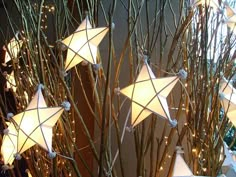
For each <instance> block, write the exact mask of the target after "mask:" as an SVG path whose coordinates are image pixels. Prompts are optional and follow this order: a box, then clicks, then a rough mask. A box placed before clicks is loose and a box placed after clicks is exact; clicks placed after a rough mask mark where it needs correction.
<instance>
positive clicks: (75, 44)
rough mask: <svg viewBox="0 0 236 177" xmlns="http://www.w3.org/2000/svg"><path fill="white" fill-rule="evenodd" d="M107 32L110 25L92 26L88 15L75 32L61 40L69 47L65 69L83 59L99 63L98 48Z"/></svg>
mask: <svg viewBox="0 0 236 177" xmlns="http://www.w3.org/2000/svg"><path fill="white" fill-rule="evenodd" d="M107 32H108V27H100V28H92V25H91V24H90V22H89V19H88V16H87V17H86V18H85V19H84V21H83V22H82V23H81V25H80V26H79V27H78V28H77V29H76V31H75V32H74V33H73V34H71V35H70V36H68V37H67V38H65V39H64V40H62V41H61V42H62V44H63V45H64V46H66V48H67V49H68V50H67V57H66V62H65V71H68V70H69V69H71V68H72V67H74V66H76V65H77V64H79V63H80V62H82V61H87V62H89V63H91V64H97V61H96V56H97V48H98V45H99V44H100V42H101V41H102V39H103V38H104V36H105V35H106V33H107Z"/></svg>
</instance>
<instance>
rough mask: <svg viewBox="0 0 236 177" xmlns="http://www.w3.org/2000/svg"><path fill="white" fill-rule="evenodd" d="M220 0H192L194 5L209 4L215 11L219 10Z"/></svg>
mask: <svg viewBox="0 0 236 177" xmlns="http://www.w3.org/2000/svg"><path fill="white" fill-rule="evenodd" d="M217 1H218V0H191V4H192V5H193V6H195V7H196V6H199V5H203V6H204V5H207V6H210V7H212V8H213V10H214V11H217V10H218V9H219V3H218V2H217Z"/></svg>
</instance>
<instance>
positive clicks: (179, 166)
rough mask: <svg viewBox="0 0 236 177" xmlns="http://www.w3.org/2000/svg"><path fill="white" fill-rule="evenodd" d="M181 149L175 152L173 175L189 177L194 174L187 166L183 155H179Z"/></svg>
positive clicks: (174, 176)
mask: <svg viewBox="0 0 236 177" xmlns="http://www.w3.org/2000/svg"><path fill="white" fill-rule="evenodd" d="M181 153H183V152H182V151H180V152H179V151H177V152H176V159H175V164H174V168H173V177H191V176H194V175H193V173H192V171H191V170H190V168H189V166H188V165H187V164H186V162H185V161H184V159H183V157H182V156H181Z"/></svg>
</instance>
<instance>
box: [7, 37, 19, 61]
mask: <svg viewBox="0 0 236 177" xmlns="http://www.w3.org/2000/svg"><path fill="white" fill-rule="evenodd" d="M22 45H23V41H22V40H16V38H12V39H11V41H10V42H9V43H8V44H7V49H6V55H5V63H7V62H8V61H10V60H12V58H11V57H13V59H16V58H17V56H18V54H19V52H20V48H21V47H22Z"/></svg>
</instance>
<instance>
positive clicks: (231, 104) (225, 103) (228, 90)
mask: <svg viewBox="0 0 236 177" xmlns="http://www.w3.org/2000/svg"><path fill="white" fill-rule="evenodd" d="M219 94H220V99H221V105H222V107H223V109H224V111H225V112H226V115H227V117H228V118H229V120H230V121H231V122H232V123H233V125H234V126H236V91H235V89H234V88H233V86H232V85H231V83H230V82H228V81H227V80H226V79H225V78H223V79H222V80H221V87H220V90H219Z"/></svg>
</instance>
